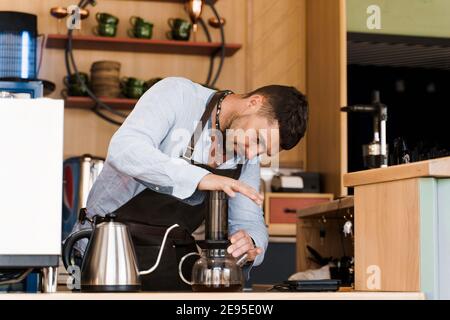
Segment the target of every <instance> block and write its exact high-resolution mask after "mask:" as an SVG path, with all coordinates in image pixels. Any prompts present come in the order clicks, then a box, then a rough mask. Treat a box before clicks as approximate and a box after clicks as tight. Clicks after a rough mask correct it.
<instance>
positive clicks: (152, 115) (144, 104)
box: [87, 77, 268, 265]
mask: <svg viewBox="0 0 450 320" xmlns="http://www.w3.org/2000/svg"><path fill="white" fill-rule="evenodd" d="M214 93H215V91H214V90H211V89H208V88H205V87H203V86H201V85H199V84H196V83H193V82H192V81H190V80H188V79H184V78H175V77H172V78H166V79H164V80H161V81H160V82H158V83H157V84H155V85H154V86H153V87H152V88H151V89H149V90H148V91H147V92H146V93H145V94H144V95H143V96H142V97H141V99H139V101H138V103H137V104H136V106H135V108H134V110H133V111H132V112H131V113H130V115H129V116H128V117H127V119H126V120H125V122H124V124H123V125H122V126H121V127H120V128H119V130H117V132H116V133H115V134H114V136H113V137H112V139H111V142H110V145H109V149H108V155H107V158H106V161H105V164H104V168H103V170H102V172H101V174H100V175H99V177H98V178H97V180H96V182H95V183H94V186H93V187H92V189H91V192H90V193H89V197H88V200H87V211H88V214H89V215H90V216H93V215H105V214H107V213H109V212H113V211H115V210H116V209H118V208H119V207H121V206H122V205H124V204H125V203H126V202H128V201H129V200H130V199H131V198H133V197H135V196H136V195H137V194H139V193H140V192H142V191H143V190H144V189H146V188H150V189H151V190H153V191H156V192H159V193H163V194H168V195H172V196H174V197H175V198H178V199H180V200H181V201H184V202H186V203H189V204H192V205H195V204H198V203H200V202H201V201H202V200H203V196H204V193H203V192H201V191H198V190H197V185H198V183H199V182H200V180H201V179H202V178H203V177H204V176H205V175H207V174H208V173H209V171H207V170H205V169H203V168H200V167H197V166H194V165H192V164H190V163H189V162H187V161H186V160H184V159H182V158H180V156H181V155H182V154H183V153H184V150H185V149H186V147H187V146H188V143H189V140H190V137H191V135H192V133H193V132H194V130H195V127H196V125H197V123H198V121H199V120H200V118H201V116H202V114H203V112H204V110H205V107H206V104H207V102H208V101H209V99H210V98H211V97H212V95H213V94H214ZM210 127H211V120H209V123H208V126H206V127H205V129H204V130H203V132H202V133H201V136H200V139H199V141H198V142H197V144H196V146H195V151H194V154H193V160H195V162H197V163H204V164H206V163H207V162H208V158H209V150H210V147H211V138H210V133H209V128H210ZM241 160H242V159H240V158H235V159H231V160H228V161H227V162H225V163H224V164H222V165H220V166H219V167H218V168H219V169H229V168H235V167H236V165H237V164H238V163H242V162H243V167H242V173H241V176H240V178H239V180H240V181H242V182H244V183H246V184H248V185H250V186H252V187H253V188H255V189H256V190H259V184H260V163H259V159H258V158H255V159H254V160H252V161H248V160H246V161H241ZM228 216H229V231H230V233H231V234H233V233H234V232H236V231H238V230H245V231H247V232H248V234H249V235H250V236H251V237H252V238H253V240H254V241H255V244H256V246H258V247H261V248H263V250H264V251H265V250H266V248H267V243H268V234H267V229H266V225H265V223H264V218H263V212H262V209H261V208H260V207H259V206H258V205H256V204H255V203H254V202H253V201H251V200H250V199H248V198H247V197H245V196H243V195H241V194H236V196H235V197H234V198H230V200H229V213H228ZM263 258H264V254H261V255H259V256H258V257H257V258H256V260H255V262H254V264H253V265H259V264H261V262H262V261H263Z"/></svg>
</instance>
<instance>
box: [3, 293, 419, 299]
mask: <svg viewBox="0 0 450 320" xmlns="http://www.w3.org/2000/svg"><path fill="white" fill-rule="evenodd" d="M0 300H224V301H225V300H425V295H424V294H423V293H421V292H322V293H320V292H308V293H304V292H239V293H210V292H196V293H194V292H186V293H184V292H180V293H173V292H172V293H158V292H154V293H153V292H142V293H71V292H58V293H34V294H32V293H3V294H0Z"/></svg>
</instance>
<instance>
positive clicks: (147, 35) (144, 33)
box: [128, 22, 153, 39]
mask: <svg viewBox="0 0 450 320" xmlns="http://www.w3.org/2000/svg"><path fill="white" fill-rule="evenodd" d="M128 36H129V37H131V38H143V39H151V38H152V36H153V24H152V23H150V22H142V23H139V24H135V25H134V26H133V28H132V29H128Z"/></svg>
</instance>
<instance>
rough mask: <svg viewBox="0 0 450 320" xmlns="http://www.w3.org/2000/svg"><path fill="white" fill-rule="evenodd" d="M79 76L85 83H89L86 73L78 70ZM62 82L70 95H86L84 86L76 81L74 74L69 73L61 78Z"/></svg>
mask: <svg viewBox="0 0 450 320" xmlns="http://www.w3.org/2000/svg"><path fill="white" fill-rule="evenodd" d="M79 75H80V78H81V79H82V80H83V82H84V83H85V84H86V85H89V77H88V75H87V74H86V73H84V72H80V73H79ZM63 83H64V85H65V86H66V88H67V91H68V93H69V95H70V96H87V91H86V87H85V86H83V85H82V84H81V82H79V81H78V78H77V76H76V74H75V73H74V74H71V75H69V76H65V77H64V78H63Z"/></svg>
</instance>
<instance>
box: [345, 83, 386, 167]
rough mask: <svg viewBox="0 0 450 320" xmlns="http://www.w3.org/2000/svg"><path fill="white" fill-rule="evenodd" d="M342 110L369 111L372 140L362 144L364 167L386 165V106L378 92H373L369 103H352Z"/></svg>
mask: <svg viewBox="0 0 450 320" xmlns="http://www.w3.org/2000/svg"><path fill="white" fill-rule="evenodd" d="M341 111H343V112H360V113H369V114H371V115H372V118H373V141H372V142H370V143H368V144H365V145H363V158H364V167H366V168H367V169H373V168H385V167H387V166H388V154H387V149H388V148H387V143H386V123H387V106H386V105H385V104H383V103H381V101H380V92H379V91H374V92H373V100H372V103H371V104H367V105H363V104H359V105H353V106H346V107H343V108H341Z"/></svg>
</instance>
